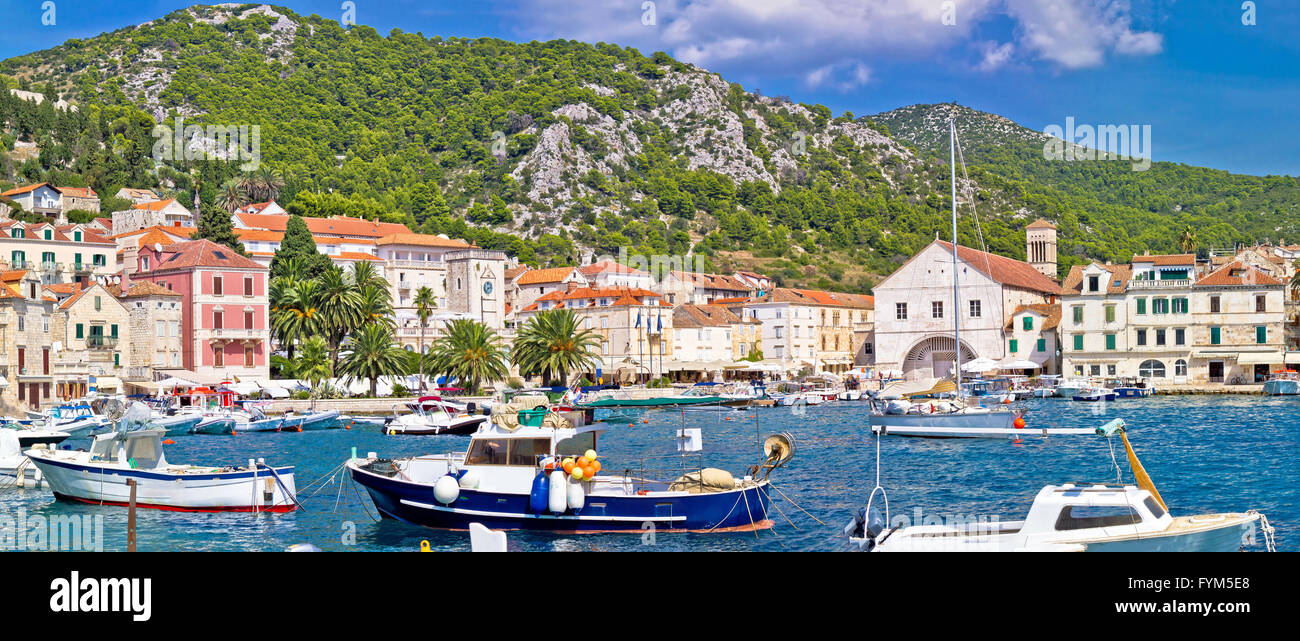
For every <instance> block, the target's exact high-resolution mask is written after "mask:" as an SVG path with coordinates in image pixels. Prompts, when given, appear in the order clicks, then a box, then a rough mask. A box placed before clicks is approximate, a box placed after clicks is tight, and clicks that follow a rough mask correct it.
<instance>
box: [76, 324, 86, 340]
mask: <svg viewBox="0 0 1300 641" xmlns="http://www.w3.org/2000/svg"><path fill="white" fill-rule="evenodd" d="M85 337H86V326H85V325H82V324H81V323H77V338H85Z"/></svg>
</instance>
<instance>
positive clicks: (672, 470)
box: [623, 454, 704, 492]
mask: <svg viewBox="0 0 1300 641" xmlns="http://www.w3.org/2000/svg"><path fill="white" fill-rule="evenodd" d="M633 472H636V475H635V476H633ZM692 473H694V474H696V476H697V478H696V482H698V483H699V485H700V489H701V490H703V489H704V455H703V454H662V455H658V456H644V457H641V458H639V459H636V466H635V467H627V468H624V469H623V478H625V479H627V480H629V481H631V482H632V483H633V484H635V487H636V491H637V492H643V491H647V488H646V485H647V484H654V485H656V486H659V485H663V486H667V485H671V484H673V483H674V482H676V481H677V480H678V479H680V478H682V477H684V476H686V475H687V474H692Z"/></svg>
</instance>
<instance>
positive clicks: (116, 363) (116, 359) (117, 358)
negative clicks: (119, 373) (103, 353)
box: [113, 352, 122, 367]
mask: <svg viewBox="0 0 1300 641" xmlns="http://www.w3.org/2000/svg"><path fill="white" fill-rule="evenodd" d="M121 366H122V355H121V354H119V353H117V352H113V367H121Z"/></svg>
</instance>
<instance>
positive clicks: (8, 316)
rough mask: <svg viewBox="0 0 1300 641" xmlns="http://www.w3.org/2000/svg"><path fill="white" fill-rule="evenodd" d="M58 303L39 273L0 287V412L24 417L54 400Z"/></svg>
mask: <svg viewBox="0 0 1300 641" xmlns="http://www.w3.org/2000/svg"><path fill="white" fill-rule="evenodd" d="M54 305H55V302H54V299H53V298H49V297H47V296H45V295H44V294H43V292H42V291H41V282H40V278H39V276H37V275H36V274H35V272H31V271H28V272H24V273H23V274H22V275H21V276H20V277H19V279H17V280H15V281H12V282H9V281H7V282H6V283H5V284H4V286H3V287H0V412H3V413H4V415H6V416H22V415H23V412H24V411H26V410H29V409H30V410H37V409H40V407H41V406H42V405H44V404H47V403H49V402H50V401H51V400H52V399H53V393H54V391H53V385H52V383H53V382H54V377H53V367H52V365H53V364H52V362H51V356H52V354H51V349H52V347H53V345H52V344H51V327H50V325H51V322H52V318H51V317H52V315H53V313H54Z"/></svg>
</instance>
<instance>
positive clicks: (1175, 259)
mask: <svg viewBox="0 0 1300 641" xmlns="http://www.w3.org/2000/svg"><path fill="white" fill-rule="evenodd" d="M1133 262H1134V263H1154V264H1155V265H1156V266H1157V267H1165V266H1182V265H1186V266H1188V267H1191V266H1193V265H1195V264H1196V254H1147V255H1144V256H1134V257H1133Z"/></svg>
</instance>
